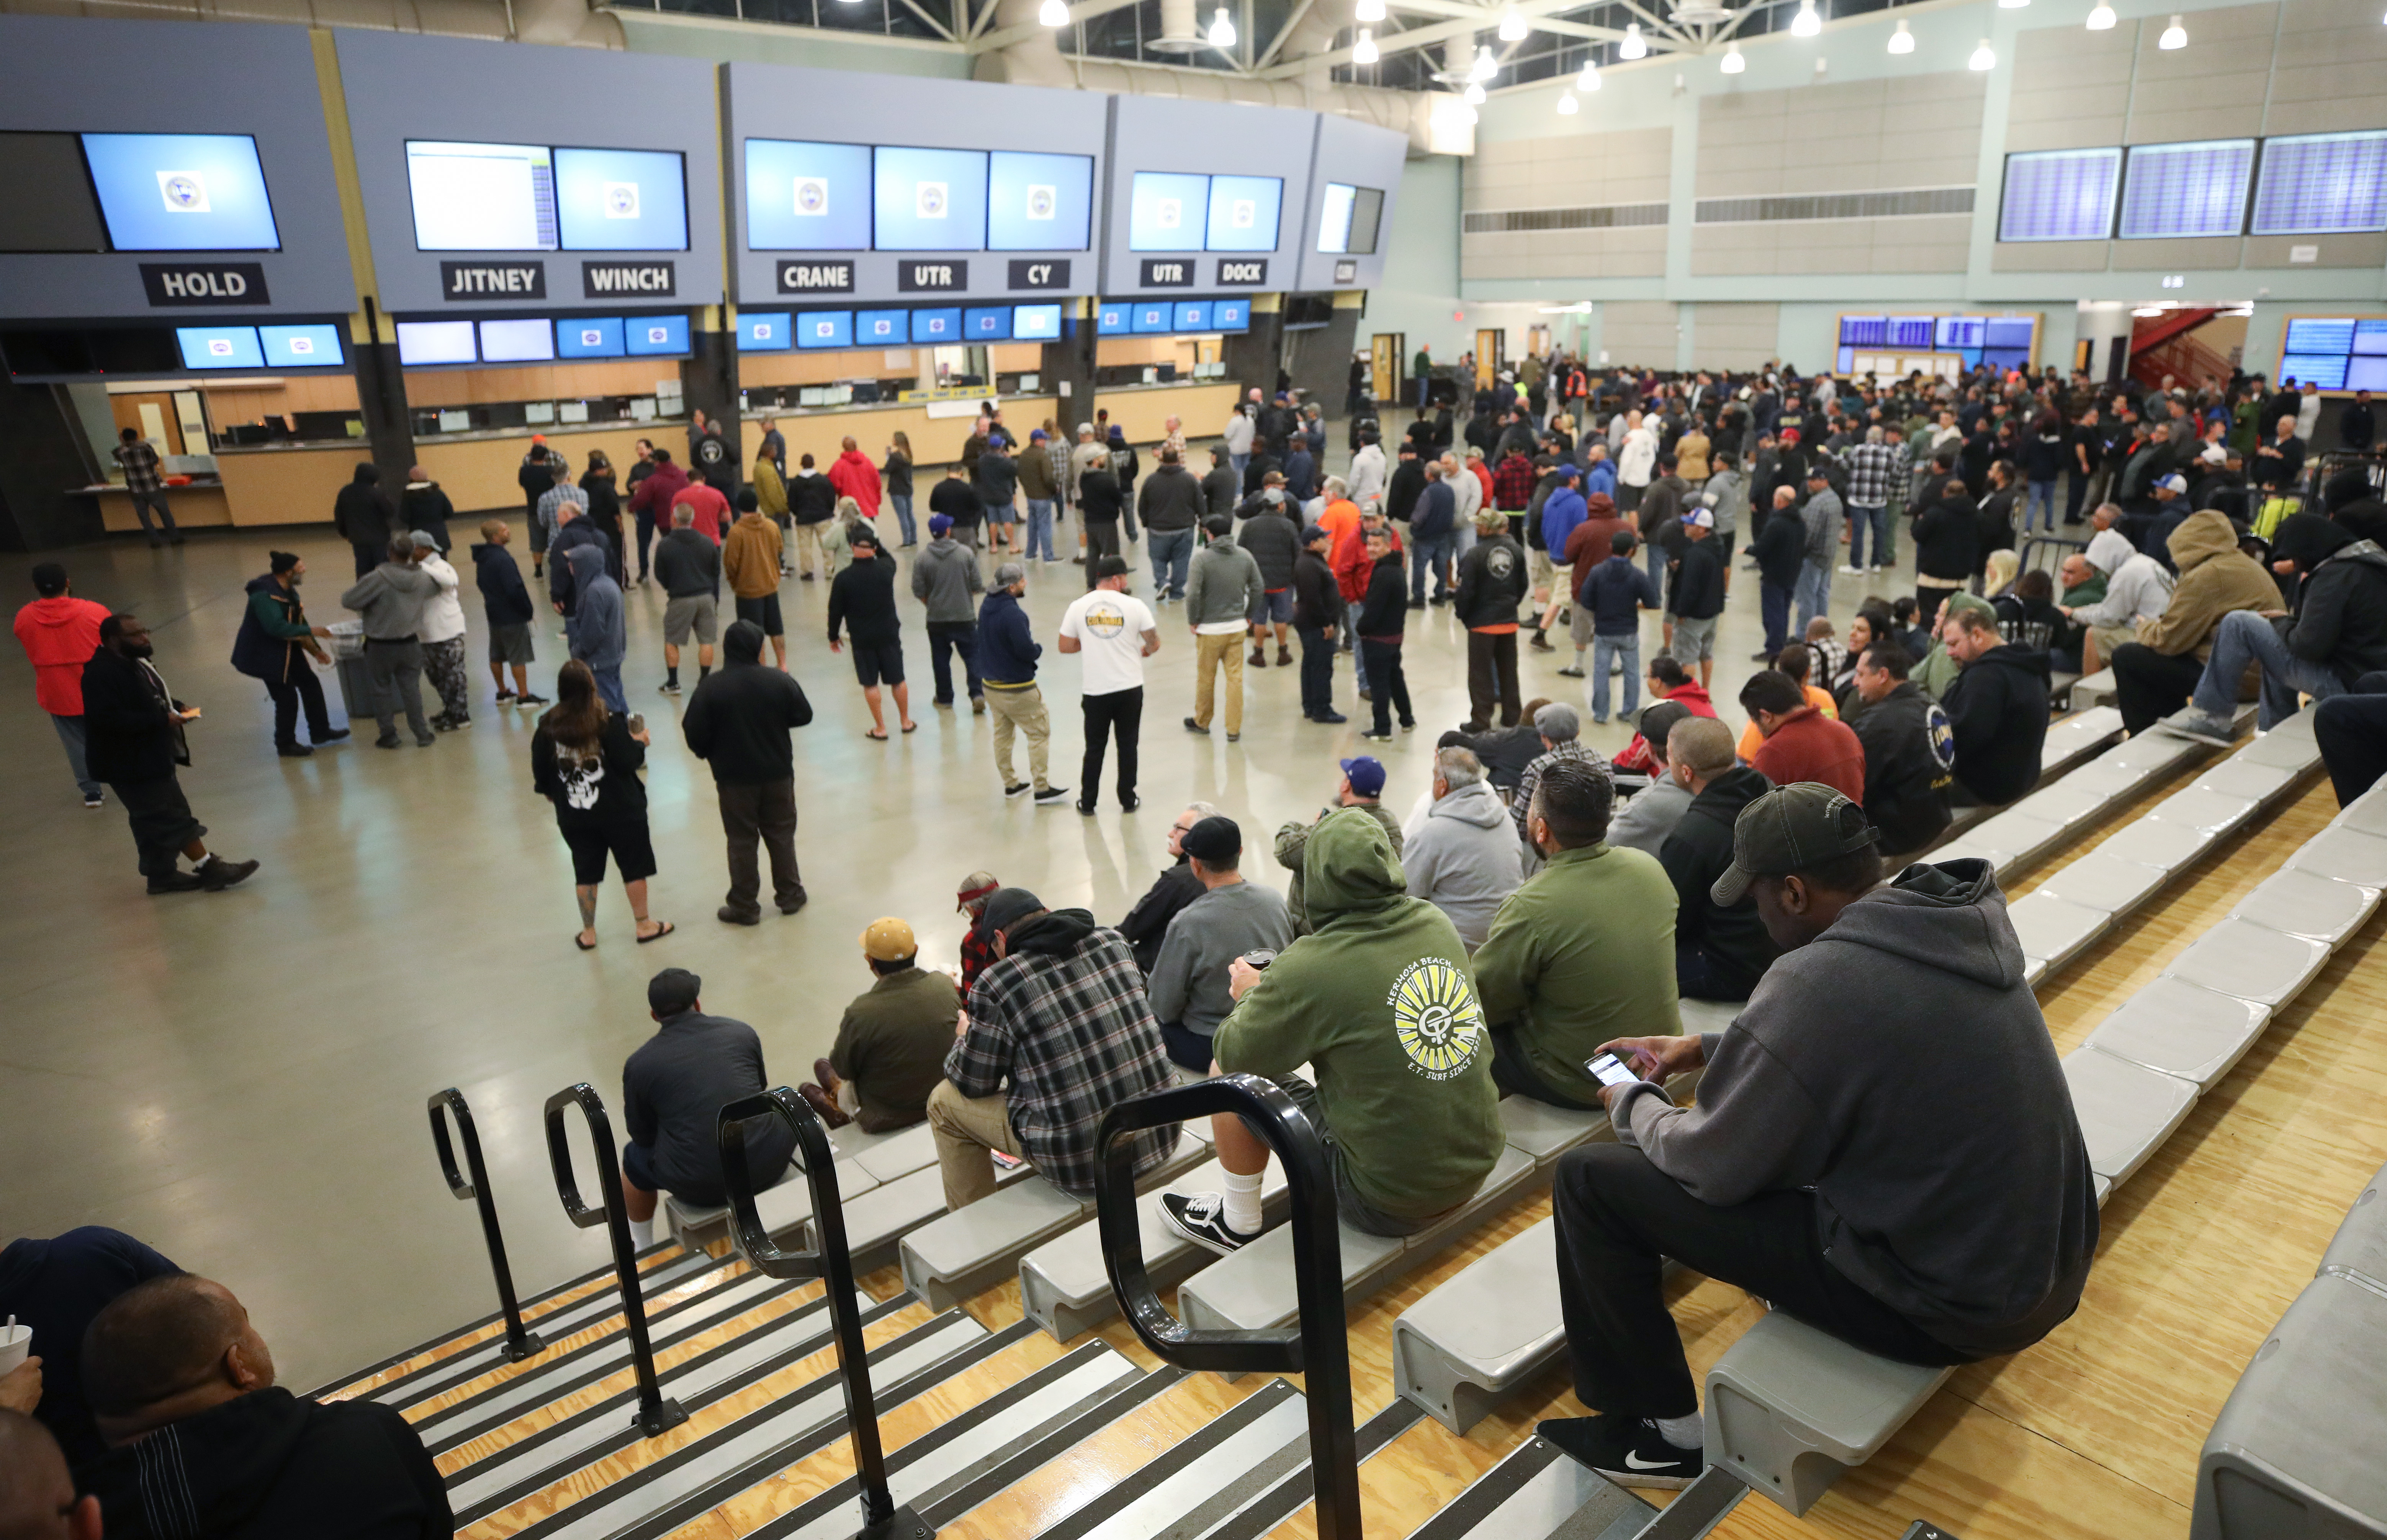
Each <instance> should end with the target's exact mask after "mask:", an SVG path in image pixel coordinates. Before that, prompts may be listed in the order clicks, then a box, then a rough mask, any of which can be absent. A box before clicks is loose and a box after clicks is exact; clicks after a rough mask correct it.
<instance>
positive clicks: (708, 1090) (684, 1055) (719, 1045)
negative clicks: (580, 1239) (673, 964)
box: [622, 968, 796, 1251]
mask: <svg viewBox="0 0 2387 1540" xmlns="http://www.w3.org/2000/svg"><path fill="white" fill-rule="evenodd" d="M703 984H704V980H702V979H701V978H698V977H697V976H696V975H695V974H693V973H690V972H688V969H686V968H665V969H663V971H662V972H661V973H658V974H656V975H655V976H654V977H653V978H650V979H649V980H648V981H647V1014H648V1015H649V1016H652V1017H654V1020H655V1035H654V1036H653V1037H650V1038H649V1039H648V1040H647V1041H645V1042H644V1043H642V1044H640V1045H639V1047H638V1052H636V1053H634V1054H631V1055H630V1058H629V1062H628V1063H626V1064H625V1065H623V1066H622V1126H623V1130H624V1131H625V1132H626V1133H627V1134H628V1135H629V1136H630V1138H629V1142H627V1143H625V1145H623V1146H622V1208H623V1212H624V1214H625V1216H626V1217H627V1218H628V1219H629V1221H630V1238H631V1240H632V1241H633V1242H634V1243H636V1244H637V1245H638V1249H639V1250H641V1251H644V1250H645V1249H646V1248H647V1247H648V1246H649V1245H650V1244H652V1243H653V1242H654V1238H655V1195H656V1194H657V1193H671V1194H672V1195H674V1196H675V1197H678V1198H682V1199H685V1200H686V1201H687V1202H688V1203H689V1204H691V1205H695V1206H698V1207H701V1208H710V1207H714V1206H716V1205H720V1204H724V1203H726V1202H728V1201H729V1199H728V1190H727V1188H726V1186H724V1184H723V1180H722V1176H721V1151H720V1147H719V1146H718V1145H717V1144H715V1143H714V1122H715V1121H716V1115H717V1114H718V1113H719V1112H720V1111H721V1108H722V1106H723V1105H724V1104H725V1103H729V1102H735V1101H737V1100H739V1098H741V1097H745V1096H751V1095H752V1094H753V1093H754V1092H758V1091H761V1090H762V1089H763V1088H764V1087H765V1086H767V1085H769V1084H770V1083H771V1082H770V1080H769V1079H768V1078H767V1075H766V1072H765V1071H764V1067H763V1040H762V1039H761V1038H760V1037H758V1036H756V1035H755V1032H754V1029H753V1028H751V1027H749V1026H748V1025H746V1023H744V1022H742V1021H738V1020H735V1019H733V1018H731V1017H729V1016H706V1015H705V1014H704V1005H703V1003H702V1002H701V1001H700V1000H699V999H698V998H697V993H698V991H700V990H701V988H702V987H703ZM795 1147H796V1136H795V1132H794V1130H791V1129H789V1127H788V1125H787V1123H786V1122H785V1121H784V1120H783V1119H780V1118H778V1117H752V1118H749V1119H747V1122H746V1169H747V1170H748V1172H750V1173H751V1175H752V1176H753V1178H754V1187H755V1190H756V1191H758V1192H759V1191H761V1190H762V1189H764V1188H765V1187H769V1186H771V1185H772V1184H773V1183H775V1182H777V1180H779V1177H780V1174H781V1173H782V1172H784V1171H786V1170H787V1168H788V1157H789V1155H791V1154H793V1153H794V1151H795Z"/></svg>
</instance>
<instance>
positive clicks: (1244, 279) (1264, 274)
mask: <svg viewBox="0 0 2387 1540" xmlns="http://www.w3.org/2000/svg"><path fill="white" fill-rule="evenodd" d="M1267 282H1268V259H1267V258H1265V257H1221V258H1219V283H1220V284H1265V283H1267Z"/></svg>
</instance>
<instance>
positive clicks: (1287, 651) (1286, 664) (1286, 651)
mask: <svg viewBox="0 0 2387 1540" xmlns="http://www.w3.org/2000/svg"><path fill="white" fill-rule="evenodd" d="M1276 666H1277V667H1279V668H1291V667H1292V666H1293V649H1292V648H1290V647H1285V646H1283V645H1282V644H1280V645H1279V646H1278V648H1277V650H1276Z"/></svg>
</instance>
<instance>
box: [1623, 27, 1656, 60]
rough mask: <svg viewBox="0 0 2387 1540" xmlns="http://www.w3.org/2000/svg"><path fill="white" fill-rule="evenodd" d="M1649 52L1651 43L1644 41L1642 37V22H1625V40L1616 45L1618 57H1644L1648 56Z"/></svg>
mask: <svg viewBox="0 0 2387 1540" xmlns="http://www.w3.org/2000/svg"><path fill="white" fill-rule="evenodd" d="M1648 52H1649V44H1647V43H1645V42H1643V41H1642V38H1641V23H1639V22H1638V21H1628V22H1626V23H1625V24H1624V41H1623V42H1622V43H1619V44H1617V45H1616V57H1618V58H1644V57H1648Z"/></svg>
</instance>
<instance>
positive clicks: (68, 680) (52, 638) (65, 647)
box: [16, 562, 107, 808]
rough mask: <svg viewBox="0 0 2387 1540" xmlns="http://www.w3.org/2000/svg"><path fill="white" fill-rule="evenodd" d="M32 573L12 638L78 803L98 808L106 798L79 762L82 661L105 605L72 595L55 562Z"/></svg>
mask: <svg viewBox="0 0 2387 1540" xmlns="http://www.w3.org/2000/svg"><path fill="white" fill-rule="evenodd" d="M32 576H33V593H34V596H35V597H34V599H33V601H32V603H31V604H28V605H26V606H25V607H24V608H23V609H21V610H19V611H18V612H17V625H16V629H17V641H18V644H19V646H21V647H23V648H24V650H25V657H26V660H27V661H28V662H30V663H32V665H33V699H34V701H36V702H38V703H39V704H40V706H41V708H42V709H43V710H44V711H45V712H47V713H50V721H51V722H52V723H53V724H55V725H56V726H57V733H58V741H59V743H61V744H63V745H64V746H65V748H66V751H67V768H68V769H69V770H70V771H72V772H73V774H74V778H75V787H76V789H78V790H80V791H82V805H83V806H85V807H88V808H97V807H99V806H101V805H103V804H104V803H105V802H107V797H106V795H105V794H104V793H103V792H102V791H101V790H100V788H99V782H98V781H97V780H96V779H95V778H94V777H93V776H92V773H91V770H90V767H89V766H88V765H86V764H84V762H83V744H84V729H83V720H82V665H83V664H85V663H89V662H91V655H92V654H93V653H94V652H96V651H98V650H99V623H100V622H101V621H104V620H106V619H107V605H105V604H95V603H94V602H92V601H91V600H87V599H77V598H75V597H74V587H73V585H72V584H70V583H69V582H68V580H67V570H66V568H64V567H62V566H60V565H58V564H57V562H41V563H40V564H39V565H37V566H35V567H34V568H33V573H32Z"/></svg>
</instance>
